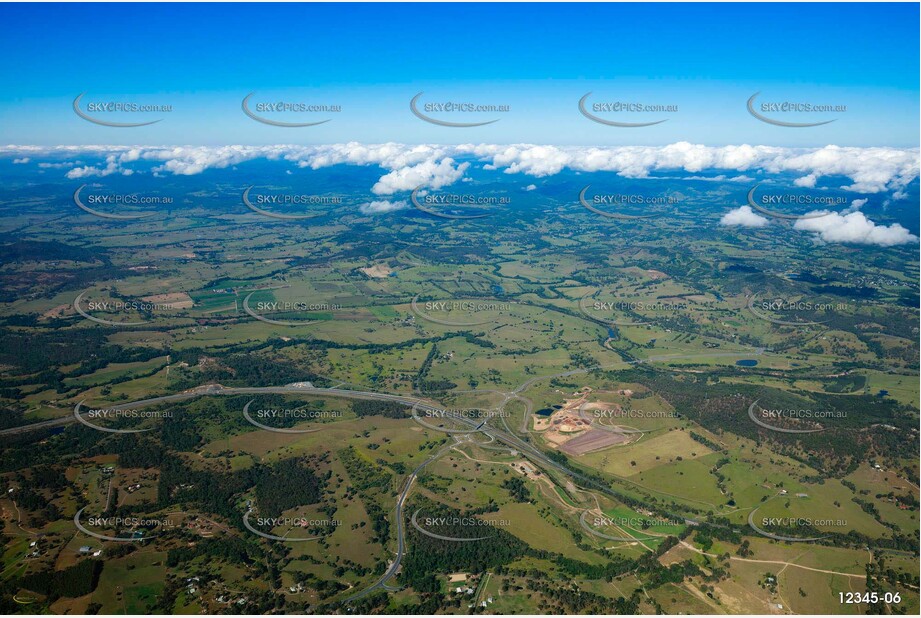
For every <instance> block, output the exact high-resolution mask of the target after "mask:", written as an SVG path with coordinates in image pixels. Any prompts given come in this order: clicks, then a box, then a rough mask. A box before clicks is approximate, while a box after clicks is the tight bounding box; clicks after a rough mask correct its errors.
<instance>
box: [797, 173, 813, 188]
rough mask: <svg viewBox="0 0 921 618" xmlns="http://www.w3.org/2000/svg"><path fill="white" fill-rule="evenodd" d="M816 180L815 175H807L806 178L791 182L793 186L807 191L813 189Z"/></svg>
mask: <svg viewBox="0 0 921 618" xmlns="http://www.w3.org/2000/svg"><path fill="white" fill-rule="evenodd" d="M816 180H817V178H816V175H815V174H809V175H808V176H802V177H801V178H797V179H796V180H794V181H793V184H794V185H796V186H797V187H807V188H809V189H811V188H813V187H815V181H816Z"/></svg>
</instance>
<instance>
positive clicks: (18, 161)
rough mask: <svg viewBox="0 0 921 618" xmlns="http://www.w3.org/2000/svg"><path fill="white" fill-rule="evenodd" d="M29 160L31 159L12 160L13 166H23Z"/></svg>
mask: <svg viewBox="0 0 921 618" xmlns="http://www.w3.org/2000/svg"><path fill="white" fill-rule="evenodd" d="M31 160H32V159H30V158H29V157H21V158H19V159H13V165H24V164H26V163H28V162H29V161H31Z"/></svg>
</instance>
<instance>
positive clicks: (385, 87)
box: [0, 3, 919, 147]
mask: <svg viewBox="0 0 921 618" xmlns="http://www.w3.org/2000/svg"><path fill="white" fill-rule="evenodd" d="M918 11H919V8H918V5H917V4H880V3H872V4H870V3H868V4H757V5H756V4H675V5H671V4H650V5H630V4H581V5H576V4H536V5H522V4H492V5H486V4H463V5H451V4H430V5H420V4H401V5H383V4H369V5H361V4H339V5H331V4H317V5H292V4H279V5H268V4H260V5H249V4H227V5H215V4H201V5H198V4H169V5H166V4H164V5H151V4H130V5H129V4H125V5H122V4H97V5H73V4H67V5H55V4H35V5H10V4H3V5H0V37H2V38H3V40H4V41H5V47H6V49H7V52H6V53H5V57H4V62H3V65H2V67H0V77H2V83H3V84H4V88H2V89H0V143H18V144H93V143H111V144H204V145H218V144H270V143H293V144H315V143H331V142H347V141H352V140H354V141H362V142H384V141H397V142H404V143H422V142H429V143H432V142H434V143H463V142H475V143H479V142H487V143H515V142H528V143H552V144H573V145H592V144H597V145H605V146H607V145H628V144H637V145H646V144H650V145H661V144H668V143H673V142H677V141H690V142H694V143H703V144H708V145H722V144H741V143H749V144H767V145H778V146H824V145H827V144H837V145H843V146H909V147H917V146H918V133H919V126H918V115H919V105H918V100H919V82H918V75H919V55H918V48H919V35H918V17H919V15H918ZM84 91H86V92H87V93H88V94H87V99H88V100H93V101H106V100H110V99H111V100H117V101H125V102H129V101H130V102H138V103H157V104H169V105H172V107H173V111H172V112H170V113H166V114H152V115H144V116H143V119H144V120H146V119H151V118H154V117H162V118H164V120H163V121H162V122H160V123H158V124H156V125H152V126H149V127H141V128H131V129H115V128H109V127H101V126H98V125H94V124H92V123H89V122H87V121H85V120H82V119H80V118H78V117H77V116H76V115H75V114H74V113H73V111H72V109H71V103H72V101H73V99H74V97H75V96H76V95H78V94H80V93H81V92H84ZM252 91H256V92H257V99H258V100H266V101H268V100H276V99H277V100H286V101H299V102H300V101H303V102H308V103H323V104H336V105H341V106H342V112H340V113H338V114H332V115H331V116H330V115H328V114H327V115H324V116H322V119H325V118H326V117H333V118H334V120H333V121H332V122H329V123H327V124H325V125H321V126H318V127H310V128H298V129H287V128H278V127H271V126H267V125H263V124H260V123H258V122H255V121H253V120H251V119H249V118H247V117H246V116H245V115H244V114H243V113H242V111H241V109H240V102H241V100H242V98H243V96H245V95H246V94H248V93H249V92H252ZM420 91H425V93H426V99H425V100H427V101H470V102H475V103H487V104H503V105H509V106H510V108H511V111H510V112H508V113H506V114H499V115H498V116H497V115H496V114H485V115H479V116H476V117H475V119H476V120H481V119H492V118H493V117H501V120H500V121H499V122H497V123H495V124H492V125H489V126H485V127H477V128H463V129H457V128H446V127H440V126H435V125H431V124H428V123H425V122H423V121H421V120H419V119H417V118H416V117H414V116H413V115H412V114H411V113H410V111H409V100H410V98H411V97H412V96H413V95H415V94H416V93H418V92H420ZM589 91H593V92H594V93H595V94H594V98H593V99H592V100H597V101H631V102H643V103H646V104H662V105H677V106H678V109H679V111H678V112H676V113H672V114H668V115H667V117H668V118H669V120H668V122H666V123H663V124H661V125H656V126H653V127H644V128H631V129H624V128H612V127H606V126H603V125H600V124H596V123H593V122H591V121H589V120H587V119H586V118H584V117H583V116H581V115H580V114H579V112H578V109H577V102H578V100H579V98H580V97H581V96H582V95H584V94H585V93H587V92H589ZM757 91H761V92H762V93H763V94H762V95H761V96H762V98H763V99H764V100H767V101H796V102H815V103H823V104H835V105H842V104H843V105H846V106H847V111H846V112H844V113H838V114H825V113H822V114H815V115H814V116H815V119H821V120H825V119H829V118H833V117H834V118H837V120H836V121H835V122H833V123H831V124H828V125H824V126H821V127H811V128H805V129H799V128H797V129H791V128H786V127H777V126H773V125H770V124H766V123H762V122H759V121H758V120H756V119H754V118H753V117H752V116H751V115H749V114H748V112H747V111H746V108H745V103H746V100H747V99H748V97H750V96H751V95H752V94H754V93H755V92H757ZM653 116H655V115H652V114H651V115H648V116H643V117H642V118H634V117H630V118H626V117H623V116H619V117H618V118H617V119H621V118H622V119H624V120H630V121H633V120H635V119H636V120H639V119H642V120H645V119H647V118H648V119H656V120H657V119H659V118H660V117H661V116H656V117H655V118H653ZM779 117H780V116H779ZM812 117H813V115H810V116H809V118H808V119H812ZM107 118H108V116H107ZM289 118H290V117H286V118H285V119H286V120H287V119H289ZM315 118H316V119H321V115H311V117H310V119H315ZM445 118H447V117H445ZM783 118H784V119H789V120H800V119H801V118H800V117H796V118H792V117H783ZM113 119H115V118H113ZM117 119H118V120H119V121H122V120H124V121H130V120H135V119H136V118H135V117H130V118H129V117H126V115H120V116H119V117H118V118H117ZM293 119H294V120H300V117H298V118H293ZM447 119H450V120H468V118H467V117H464V118H459V117H457V115H455V116H453V117H450V118H447ZM471 119H473V118H471Z"/></svg>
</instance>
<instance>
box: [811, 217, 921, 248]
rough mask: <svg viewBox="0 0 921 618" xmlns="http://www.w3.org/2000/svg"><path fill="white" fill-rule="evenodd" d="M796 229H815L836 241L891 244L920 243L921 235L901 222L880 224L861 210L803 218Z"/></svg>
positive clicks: (880, 244)
mask: <svg viewBox="0 0 921 618" xmlns="http://www.w3.org/2000/svg"><path fill="white" fill-rule="evenodd" d="M820 212H829V211H825V210H822V211H814V212H811V213H809V214H810V215H813V214H818V213H820ZM793 229H795V230H802V231H805V232H815V233H816V234H817V237H818V238H820V239H821V240H823V241H825V242H833V243H854V244H860V245H879V246H881V247H891V246H893V245H902V244H906V243H915V242H918V237H917V236H915V235H914V234H912V233H910V232H909V231H908V230H907V229H905V228H904V227H902V226H901V225H899V224H898V223H893V224H892V225H877V224H876V223H874V222H873V221H870V220H869V219H867V217H866V215H864V214H863V213H862V212H859V211H857V212H851V213H848V214H845V215H842V214H839V213H835V212H832V213H829V214H828V215H826V216H824V217H815V218H811V219H799V220H798V221H797V222H796V223H795V224H794V225H793Z"/></svg>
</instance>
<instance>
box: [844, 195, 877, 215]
mask: <svg viewBox="0 0 921 618" xmlns="http://www.w3.org/2000/svg"><path fill="white" fill-rule="evenodd" d="M869 201H870V200H868V199H865V198H864V199H859V200H852V201H851V205H850V206H848V207H847V208H845V209H844V211H843V213H844V214H847V213H849V212H856V211H858V210H860V209H861V208H863V207H864V206H866V204H867V202H869Z"/></svg>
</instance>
